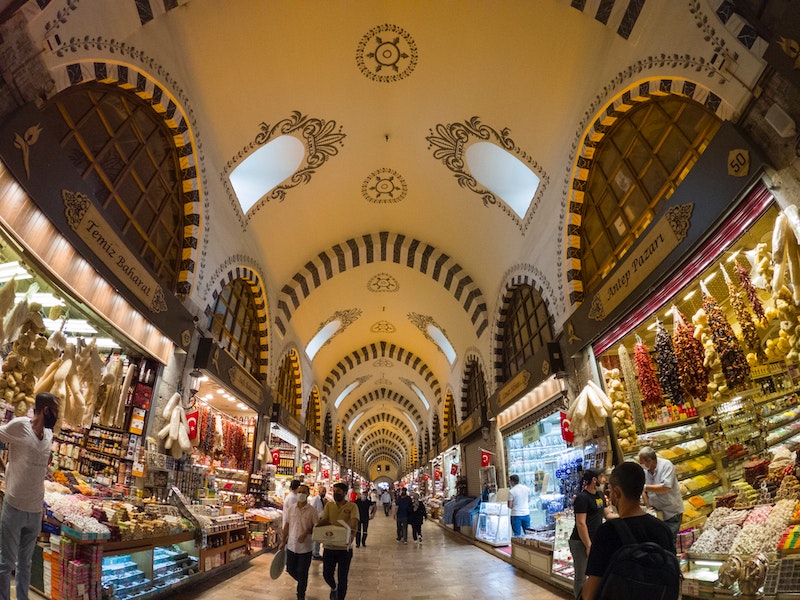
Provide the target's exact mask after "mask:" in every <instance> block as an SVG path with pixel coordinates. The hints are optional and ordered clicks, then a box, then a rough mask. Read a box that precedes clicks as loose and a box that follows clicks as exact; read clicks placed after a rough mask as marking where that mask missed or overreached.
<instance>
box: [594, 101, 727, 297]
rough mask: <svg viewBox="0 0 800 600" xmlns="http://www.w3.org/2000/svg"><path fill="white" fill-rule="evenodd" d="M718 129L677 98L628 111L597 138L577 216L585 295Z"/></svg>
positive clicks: (707, 115)
mask: <svg viewBox="0 0 800 600" xmlns="http://www.w3.org/2000/svg"><path fill="white" fill-rule="evenodd" d="M719 127H720V120H719V119H718V118H717V117H716V116H715V115H714V114H713V113H712V112H711V111H709V110H708V109H706V108H705V107H704V106H702V105H700V104H698V103H697V102H695V101H693V100H690V99H689V98H684V97H682V96H675V95H670V96H664V97H659V98H653V99H652V100H648V101H646V102H642V103H640V104H639V105H638V106H636V107H634V108H632V109H630V110H629V111H628V112H627V113H625V114H624V115H623V116H622V117H620V118H619V120H618V121H617V122H616V123H615V124H614V125H612V126H611V128H610V130H609V132H608V133H607V134H606V135H605V136H604V137H603V139H602V140H601V141H600V142H599V143H598V147H597V149H596V151H595V154H594V157H593V160H592V164H591V167H590V170H589V176H588V180H587V182H586V193H585V197H584V201H583V207H582V216H581V228H580V235H581V246H580V256H581V272H582V279H583V285H584V289H585V291H586V292H587V293H591V292H592V291H594V290H596V289H597V288H598V287H599V285H600V283H601V281H602V279H603V278H604V277H605V276H606V275H607V274H608V273H609V272H610V271H611V269H613V268H614V266H615V265H616V264H617V262H618V261H619V260H620V259H621V258H622V257H623V256H624V255H625V253H626V252H627V251H628V249H629V248H630V247H631V246H632V245H633V243H634V241H636V239H637V238H638V237H639V236H640V235H641V233H642V232H643V231H644V230H645V228H646V227H647V226H648V225H649V224H650V222H651V221H652V220H653V217H654V216H655V214H656V212H657V209H658V204H659V203H660V202H661V201H662V200H665V199H667V198H669V197H670V196H671V195H672V193H673V192H674V191H675V189H676V188H677V186H678V185H679V184H680V182H681V181H683V179H684V177H686V175H687V173H689V171H690V170H691V168H692V167H693V166H694V164H695V163H696V162H697V160H698V158H700V155H701V154H702V153H703V151H704V150H705V149H706V147H707V146H708V144H709V143H710V142H711V140H712V139H713V137H714V135H715V134H716V133H717V131H718V130H719Z"/></svg>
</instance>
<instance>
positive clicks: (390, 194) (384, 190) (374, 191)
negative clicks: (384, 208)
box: [361, 168, 408, 204]
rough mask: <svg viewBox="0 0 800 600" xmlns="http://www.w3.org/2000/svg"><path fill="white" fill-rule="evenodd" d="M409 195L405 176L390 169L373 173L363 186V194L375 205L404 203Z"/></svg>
mask: <svg viewBox="0 0 800 600" xmlns="http://www.w3.org/2000/svg"><path fill="white" fill-rule="evenodd" d="M407 193H408V186H407V185H406V180H405V179H403V176H402V175H400V173H398V172H397V171H394V170H392V169H388V168H383V169H378V170H377V171H373V172H372V173H370V174H369V176H368V177H367V178H366V179H365V180H364V183H362V184H361V194H362V195H363V196H364V199H365V200H366V201H367V202H372V203H373V204H396V203H398V202H402V201H403V200H404V199H405V197H406V194H407Z"/></svg>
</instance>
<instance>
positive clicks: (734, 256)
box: [726, 250, 739, 262]
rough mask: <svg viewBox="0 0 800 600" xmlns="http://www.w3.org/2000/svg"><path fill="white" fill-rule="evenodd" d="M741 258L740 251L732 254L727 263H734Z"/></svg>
mask: <svg viewBox="0 0 800 600" xmlns="http://www.w3.org/2000/svg"><path fill="white" fill-rule="evenodd" d="M737 256H739V250H735V251H734V252H733V254H731V255H730V256H729V257H728V259H727V261H726V262H733V261H735V260H736V257H737Z"/></svg>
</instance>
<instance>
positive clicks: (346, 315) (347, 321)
mask: <svg viewBox="0 0 800 600" xmlns="http://www.w3.org/2000/svg"><path fill="white" fill-rule="evenodd" d="M363 312H364V311H363V310H361V309H360V308H348V309H345V310H337V311H336V312H335V313H333V315H331V316H330V317H328V319H327V320H326V321H325V322H324V323H320V325H319V327H317V331H315V332H314V335H315V336H316V335H317V334H318V333H319V332H320V331H322V328H323V327H325V326H326V325H327V324H328V323H330V322H331V321H336V320H338V321H339V323H340V324H339V328H338V329H337V330H336V331H334V332H333V335H331V337H329V338H328V339H327V340H326V341H325V343H324V344H322V346H320V348H324V347H325V346H327V345H328V344H330V343H331V340H333V338H335V337H336V336H337V335H339V334H340V333H343V332H344V330H345V329H347V328H348V327H350V325H352V324H353V323H355V322H356V321H357V320H358V319H359V318H360V317H361V315H362V313H363ZM312 337H313V336H312Z"/></svg>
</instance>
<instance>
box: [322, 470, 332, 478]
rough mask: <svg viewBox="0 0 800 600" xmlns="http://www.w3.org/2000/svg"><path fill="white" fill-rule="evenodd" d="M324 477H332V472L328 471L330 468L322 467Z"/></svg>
mask: <svg viewBox="0 0 800 600" xmlns="http://www.w3.org/2000/svg"><path fill="white" fill-rule="evenodd" d="M322 478H323V479H330V478H331V472H330V471H328V469H322Z"/></svg>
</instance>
